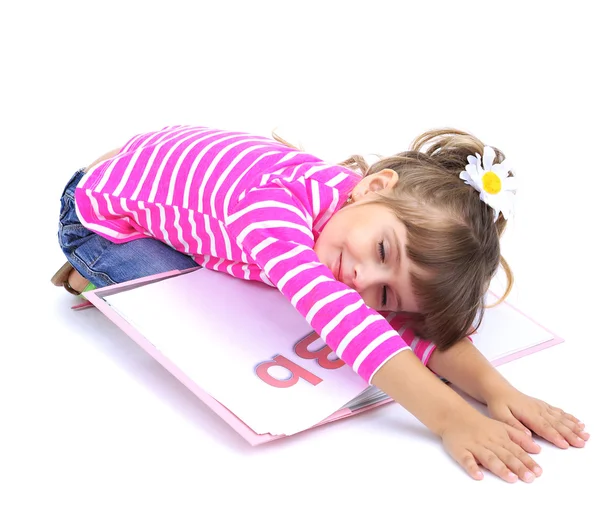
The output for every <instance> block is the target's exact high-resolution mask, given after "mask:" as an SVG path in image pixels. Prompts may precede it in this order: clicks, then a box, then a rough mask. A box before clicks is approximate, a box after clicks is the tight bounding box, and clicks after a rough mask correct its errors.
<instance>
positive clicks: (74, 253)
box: [58, 170, 198, 287]
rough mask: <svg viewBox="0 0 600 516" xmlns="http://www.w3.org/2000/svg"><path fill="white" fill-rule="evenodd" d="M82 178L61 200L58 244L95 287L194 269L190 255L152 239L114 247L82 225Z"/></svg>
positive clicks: (70, 185) (80, 173)
mask: <svg viewBox="0 0 600 516" xmlns="http://www.w3.org/2000/svg"><path fill="white" fill-rule="evenodd" d="M82 177H83V170H79V171H77V172H76V173H75V175H74V176H73V177H72V178H71V180H70V181H69V183H68V184H67V186H66V187H65V190H64V192H63V195H62V198H61V210H60V220H59V228H58V241H59V244H60V247H61V249H62V250H63V252H64V253H65V256H66V257H67V260H68V261H69V263H70V264H71V265H72V266H73V267H74V268H75V270H76V271H77V272H78V273H79V274H81V276H83V277H84V278H85V279H87V280H88V281H90V282H91V283H93V284H94V285H95V286H97V287H105V286H107V285H113V284H115V283H122V282H123V281H128V280H132V279H137V278H141V277H144V276H149V275H151V274H157V273H160V272H167V271H171V270H175V269H177V270H183V269H189V268H191V267H197V266H198V263H196V262H195V261H194V260H193V259H192V258H191V257H190V256H188V255H185V254H182V253H180V252H178V251H176V250H175V249H173V248H171V247H169V246H168V245H166V244H164V243H162V242H160V241H158V240H155V239H153V238H140V239H138V240H133V241H131V242H127V243H124V244H114V243H112V242H110V241H109V240H106V239H105V238H103V237H101V236H100V235H97V234H96V233H93V232H92V231H90V230H88V229H86V228H85V227H83V226H82V224H81V222H80V221H79V219H78V218H77V213H76V211H75V201H74V191H75V187H76V186H77V184H78V183H79V181H80V180H81V178H82Z"/></svg>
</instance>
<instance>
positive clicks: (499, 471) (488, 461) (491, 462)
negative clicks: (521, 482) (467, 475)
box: [474, 447, 519, 484]
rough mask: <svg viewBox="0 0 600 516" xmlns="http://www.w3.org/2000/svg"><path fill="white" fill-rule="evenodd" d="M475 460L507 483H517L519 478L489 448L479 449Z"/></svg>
mask: <svg viewBox="0 0 600 516" xmlns="http://www.w3.org/2000/svg"><path fill="white" fill-rule="evenodd" d="M474 455H475V458H476V459H477V460H478V461H479V462H480V463H481V465H482V466H483V467H485V468H486V469H488V470H489V471H491V472H492V473H493V474H494V475H496V476H497V477H499V478H501V479H502V480H505V481H506V482H510V483H511V484H512V483H513V482H516V481H517V480H518V479H519V477H518V476H517V475H516V474H515V473H513V472H512V471H511V470H510V469H509V468H508V466H507V465H506V464H505V463H504V461H502V460H501V459H500V458H499V457H498V455H496V454H495V453H494V452H493V451H492V450H490V449H488V448H483V447H482V448H479V449H477V450H476V451H475V452H474Z"/></svg>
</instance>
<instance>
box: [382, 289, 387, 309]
mask: <svg viewBox="0 0 600 516" xmlns="http://www.w3.org/2000/svg"><path fill="white" fill-rule="evenodd" d="M385 305H387V287H386V286H384V287H383V291H382V293H381V306H383V307H385Z"/></svg>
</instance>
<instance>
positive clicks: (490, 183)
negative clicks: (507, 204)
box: [482, 171, 502, 194]
mask: <svg viewBox="0 0 600 516" xmlns="http://www.w3.org/2000/svg"><path fill="white" fill-rule="evenodd" d="M482 182H483V189H484V190H485V191H486V192H487V193H489V194H497V193H499V192H500V190H501V189H502V181H501V179H500V178H499V177H498V176H497V175H496V174H495V173H494V172H491V171H490V172H486V173H485V174H483V178H482Z"/></svg>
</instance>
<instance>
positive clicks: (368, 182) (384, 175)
mask: <svg viewBox="0 0 600 516" xmlns="http://www.w3.org/2000/svg"><path fill="white" fill-rule="evenodd" d="M397 183H398V173H397V172H396V171H395V170H392V169H391V168H384V169H383V170H380V171H379V172H376V173H375V174H370V175H368V176H365V177H363V178H362V179H361V180H360V181H359V183H358V184H357V185H356V186H355V187H354V189H353V190H352V200H353V201H357V200H359V199H362V198H364V197H365V196H368V195H369V194H371V193H375V192H379V193H385V192H386V191H391V190H392V189H393V188H394V187H395V186H396V184H397Z"/></svg>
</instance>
